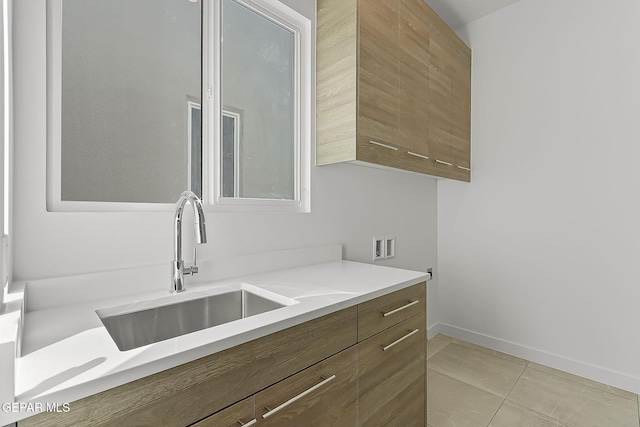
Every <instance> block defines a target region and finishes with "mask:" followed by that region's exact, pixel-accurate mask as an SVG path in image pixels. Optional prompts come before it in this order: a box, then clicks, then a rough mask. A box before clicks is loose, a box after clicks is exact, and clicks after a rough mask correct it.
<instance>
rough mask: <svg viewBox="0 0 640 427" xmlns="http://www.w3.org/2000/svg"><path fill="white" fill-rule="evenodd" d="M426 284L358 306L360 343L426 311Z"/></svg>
mask: <svg viewBox="0 0 640 427" xmlns="http://www.w3.org/2000/svg"><path fill="white" fill-rule="evenodd" d="M426 306H427V304H426V282H422V283H418V284H417V285H413V286H410V287H408V288H405V289H401V290H399V291H396V292H392V293H390V294H388V295H384V296H381V297H379V298H376V299H374V300H371V301H367V302H365V303H362V304H360V305H359V306H358V341H362V340H365V339H367V338H369V337H370V336H372V335H374V334H377V333H378V332H381V331H384V330H385V329H387V328H390V327H391V326H393V325H395V324H397V323H399V322H402V321H403V320H405V319H408V318H409V317H411V316H414V315H416V314H418V313H422V312H423V311H425V310H426Z"/></svg>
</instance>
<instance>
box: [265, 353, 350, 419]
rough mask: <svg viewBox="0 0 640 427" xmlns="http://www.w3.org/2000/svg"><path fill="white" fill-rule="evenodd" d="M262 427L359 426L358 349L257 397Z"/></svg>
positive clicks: (328, 361)
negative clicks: (357, 415)
mask: <svg viewBox="0 0 640 427" xmlns="http://www.w3.org/2000/svg"><path fill="white" fill-rule="evenodd" d="M255 402H256V415H258V424H259V425H260V426H265V427H267V426H277V427H288V426H290V427H294V426H295V427H300V426H304V427H331V426H335V427H344V426H355V425H356V347H355V346H353V347H351V348H350V349H348V350H345V351H343V352H341V353H338V354H336V355H335V356H332V357H330V358H328V359H327V360H325V361H323V362H320V363H318V364H316V365H314V366H311V367H309V368H307V369H305V370H304V371H302V372H299V373H298V374H296V375H294V376H292V377H290V378H287V379H286V380H284V381H281V382H279V383H277V384H275V385H273V386H271V387H269V388H267V389H265V390H263V391H261V392H260V393H258V394H256V396H255Z"/></svg>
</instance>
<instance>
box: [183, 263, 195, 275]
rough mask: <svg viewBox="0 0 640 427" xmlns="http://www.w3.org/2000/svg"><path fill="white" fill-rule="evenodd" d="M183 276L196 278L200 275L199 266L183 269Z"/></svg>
mask: <svg viewBox="0 0 640 427" xmlns="http://www.w3.org/2000/svg"><path fill="white" fill-rule="evenodd" d="M182 274H184V275H185V276H195V275H196V274H198V266H196V265H192V266H191V267H184V268H183V269H182Z"/></svg>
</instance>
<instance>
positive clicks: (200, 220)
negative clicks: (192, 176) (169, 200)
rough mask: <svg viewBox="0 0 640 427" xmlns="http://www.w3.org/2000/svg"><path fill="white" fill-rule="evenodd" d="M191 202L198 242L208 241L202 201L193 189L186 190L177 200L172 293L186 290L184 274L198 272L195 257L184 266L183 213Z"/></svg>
mask: <svg viewBox="0 0 640 427" xmlns="http://www.w3.org/2000/svg"><path fill="white" fill-rule="evenodd" d="M187 202H191V205H192V206H193V219H194V227H195V234H196V243H207V228H206V227H205V225H204V212H203V210H202V202H201V201H200V199H199V198H198V196H196V195H195V193H194V192H193V191H185V192H184V193H182V194H181V195H180V198H179V199H178V201H177V202H176V215H175V218H174V222H175V233H174V234H173V261H172V262H171V282H172V283H171V293H172V294H177V293H180V292H183V291H185V290H186V289H185V287H184V276H185V275H192V276H193V275H196V274H198V267H197V266H196V260H195V258H194V260H193V265H192V266H190V267H185V266H184V261H183V260H182V213H183V211H184V205H186V204H187Z"/></svg>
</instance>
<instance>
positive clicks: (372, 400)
mask: <svg viewBox="0 0 640 427" xmlns="http://www.w3.org/2000/svg"><path fill="white" fill-rule="evenodd" d="M425 329H426V317H425V313H422V314H419V315H416V316H414V317H411V318H410V319H407V320H405V321H404V322H402V323H399V324H397V325H396V326H394V327H392V328H389V329H387V330H385V331H384V332H381V333H379V334H377V335H374V336H373V337H371V338H369V339H367V340H365V341H363V342H361V343H359V344H358V346H357V347H358V420H359V425H361V426H367V427H369V426H380V427H382V426H385V427H389V426H403V427H406V426H415V427H424V425H425V338H426V336H425ZM416 331H417V332H416Z"/></svg>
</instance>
